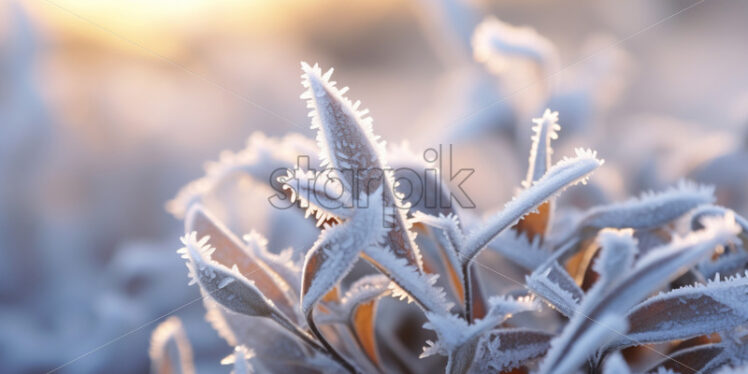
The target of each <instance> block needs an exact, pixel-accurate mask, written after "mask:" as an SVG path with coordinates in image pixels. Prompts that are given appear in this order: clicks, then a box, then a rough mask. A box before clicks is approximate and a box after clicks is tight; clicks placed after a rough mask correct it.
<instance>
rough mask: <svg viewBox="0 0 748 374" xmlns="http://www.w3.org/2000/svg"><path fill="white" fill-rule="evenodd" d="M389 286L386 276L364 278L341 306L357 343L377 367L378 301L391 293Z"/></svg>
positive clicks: (348, 292)
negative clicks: (376, 324) (376, 325)
mask: <svg viewBox="0 0 748 374" xmlns="http://www.w3.org/2000/svg"><path fill="white" fill-rule="evenodd" d="M389 284H390V280H389V279H388V278H387V277H386V276H384V275H369V276H366V277H363V278H361V279H359V280H357V281H356V282H354V283H353V285H351V287H350V288H349V289H348V291H347V292H346V294H345V296H344V297H343V300H342V303H341V306H340V309H341V310H342V313H343V315H344V316H345V319H346V321H347V323H348V325H349V326H350V329H351V331H352V332H353V335H354V337H355V339H356V342H357V343H358V344H359V346H361V348H362V350H363V351H364V353H365V354H366V356H367V357H368V358H369V360H370V361H371V362H372V363H374V364H375V365H377V366H378V365H379V362H380V359H379V352H378V349H377V338H376V332H375V331H376V330H375V323H376V320H377V319H376V312H377V300H378V299H379V298H380V297H382V296H383V295H385V294H387V293H388V292H389V288H388V286H389Z"/></svg>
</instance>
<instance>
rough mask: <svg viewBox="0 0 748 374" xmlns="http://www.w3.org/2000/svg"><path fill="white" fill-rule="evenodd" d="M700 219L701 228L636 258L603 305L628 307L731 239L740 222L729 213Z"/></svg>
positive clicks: (625, 308) (614, 307)
mask: <svg viewBox="0 0 748 374" xmlns="http://www.w3.org/2000/svg"><path fill="white" fill-rule="evenodd" d="M704 221H705V222H704V223H705V227H706V228H705V229H704V230H701V231H697V232H693V233H691V234H689V235H688V236H686V237H685V238H681V237H678V236H675V237H673V240H672V241H671V242H670V243H668V244H666V245H664V246H661V247H658V248H654V249H652V250H651V251H650V252H648V253H647V254H646V255H644V256H643V257H642V258H641V259H639V261H638V262H637V264H636V266H635V267H634V269H633V270H632V271H631V272H630V273H629V274H628V276H626V278H625V279H622V280H620V281H619V282H618V283H616V286H615V287H613V288H612V289H611V291H610V294H609V296H610V297H607V300H605V308H606V309H607V310H611V311H622V310H629V309H630V308H631V307H633V306H634V305H635V304H636V303H638V302H639V301H640V300H641V299H642V298H644V297H646V296H647V295H648V294H649V293H651V292H652V291H654V290H656V289H657V288H658V287H660V286H661V285H663V284H666V283H667V282H668V281H669V280H670V279H673V278H674V277H675V276H677V275H679V273H680V272H682V271H683V270H685V269H686V268H688V267H690V266H693V265H695V264H696V263H698V262H699V261H700V260H701V259H703V258H704V257H706V256H708V255H709V254H711V253H712V252H713V251H714V249H715V248H716V247H717V246H719V245H722V244H724V243H726V242H729V241H734V240H735V235H737V234H738V233H739V232H740V226H738V225H737V224H736V223H735V219H734V217H731V216H729V215H728V216H725V217H724V218H719V219H705V220H704Z"/></svg>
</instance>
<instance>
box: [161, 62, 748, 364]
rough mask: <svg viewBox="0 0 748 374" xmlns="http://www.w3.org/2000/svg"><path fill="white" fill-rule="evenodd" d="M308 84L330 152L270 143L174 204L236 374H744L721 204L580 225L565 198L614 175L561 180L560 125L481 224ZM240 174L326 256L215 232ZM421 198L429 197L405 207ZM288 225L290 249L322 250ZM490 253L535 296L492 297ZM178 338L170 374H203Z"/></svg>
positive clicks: (576, 161) (350, 110)
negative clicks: (189, 372) (740, 373)
mask: <svg viewBox="0 0 748 374" xmlns="http://www.w3.org/2000/svg"><path fill="white" fill-rule="evenodd" d="M302 69H303V75H302V84H303V86H304V87H305V91H304V93H303V94H302V96H301V97H302V98H303V99H305V100H306V102H307V106H308V108H309V109H310V110H311V111H310V117H312V129H314V130H316V132H317V139H316V140H317V143H316V145H315V144H314V143H312V142H311V141H310V140H308V139H305V138H303V137H300V136H296V135H294V136H289V137H286V138H284V139H281V140H274V139H269V138H266V137H262V136H254V137H253V138H252V140H251V141H250V143H249V145H248V148H247V149H246V150H244V151H242V152H240V153H239V154H236V155H231V154H226V155H224V156H222V158H221V161H219V162H218V163H215V164H211V165H210V166H209V169H208V175H207V176H206V177H204V178H201V179H200V180H198V181H196V182H193V183H191V184H190V185H188V186H187V187H186V188H185V189H184V190H183V191H181V192H180V193H179V195H178V196H177V198H176V199H175V200H173V201H172V202H171V203H170V204H169V209H170V210H171V211H172V212H174V213H175V214H177V215H180V216H183V217H184V220H185V235H184V237H183V238H182V244H183V248H181V249H180V250H179V253H180V254H181V255H182V257H183V258H184V259H185V261H186V263H187V267H188V269H189V276H190V278H191V284H197V285H198V287H199V288H200V291H201V293H202V295H203V297H204V303H205V307H206V308H207V310H208V312H207V319H208V321H210V323H211V324H212V325H213V326H214V327H215V328H216V329H217V330H218V332H219V333H220V335H221V336H222V337H223V338H225V339H226V341H227V342H228V343H229V344H230V345H232V346H234V347H235V352H234V353H233V354H232V355H231V356H229V357H228V358H227V359H226V360H224V363H228V364H233V365H234V372H235V373H240V372H246V373H248V372H253V370H254V371H257V372H291V371H293V372H355V373H358V372H362V373H363V372H367V373H368V372H433V371H434V370H438V368H440V367H442V368H444V367H446V369H445V370H446V372H449V373H468V372H472V373H479V372H481V373H482V372H503V371H508V370H511V369H516V368H522V369H523V370H529V371H534V372H539V373H573V372H579V371H587V372H610V373H627V372H632V371H634V370H641V369H647V368H649V369H647V370H651V371H654V372H668V370H671V371H674V372H681V373H689V372H709V371H713V370H716V369H717V368H719V367H721V366H723V365H725V364H730V365H734V366H737V365H740V364H741V363H742V362H743V360H744V359H746V357H747V355H746V353H748V352H746V349H745V344H744V343H745V341H746V340H747V339H748V334H747V333H746V331H745V330H744V327H745V324H746V322H748V308H747V307H746V305H748V280H747V278H746V277H748V275H747V274H744V273H743V269H744V268H745V265H744V264H745V262H746V260H745V258H746V256H745V248H744V246H745V242H744V240H745V238H746V237H745V234H744V230H745V229H746V221H745V220H744V219H743V218H742V217H739V216H737V215H736V214H735V213H734V212H733V211H731V210H729V209H726V208H722V207H718V206H714V205H710V204H712V203H713V202H714V197H713V191H712V189H710V188H708V187H702V186H698V185H696V184H694V183H690V182H681V183H679V184H678V185H677V186H675V187H673V188H671V189H668V190H665V191H663V192H660V193H646V194H644V195H643V196H641V197H640V198H638V199H632V200H630V201H626V202H623V203H615V204H609V205H603V206H597V207H594V208H591V209H589V210H587V211H585V212H582V213H580V214H570V213H568V212H564V211H562V210H559V209H556V206H555V197H556V196H557V195H559V194H560V193H562V192H563V191H564V190H565V189H567V188H569V187H571V186H573V185H575V184H579V183H586V182H587V179H588V178H589V176H590V174H591V173H593V172H594V171H595V170H596V169H597V168H599V167H600V166H601V165H602V164H603V161H602V160H600V159H598V158H597V154H596V152H594V151H590V150H584V149H577V150H576V153H575V155H574V156H572V157H566V158H563V159H562V160H561V161H558V162H556V163H555V164H554V163H553V150H552V147H551V142H552V140H553V139H556V138H557V137H558V134H559V132H560V130H561V127H560V125H559V123H558V121H559V119H558V113H556V112H552V111H550V110H546V111H545V113H544V114H543V116H542V117H541V118H538V119H535V120H534V121H533V122H534V126H533V127H532V130H533V134H534V135H533V136H532V145H531V148H530V157H529V167H528V172H527V177H526V179H525V180H524V181H522V183H521V186H522V188H521V189H520V190H519V191H518V193H517V194H516V196H515V197H514V198H513V199H512V200H511V201H510V202H508V203H507V204H506V205H505V206H504V207H503V208H502V209H501V210H499V211H498V212H497V213H494V214H493V215H491V216H490V217H488V218H486V219H485V220H482V222H478V221H480V220H478V219H476V218H475V217H471V216H470V215H469V214H468V213H469V212H463V211H461V210H460V209H457V208H456V207H453V206H450V205H449V204H446V205H444V204H439V205H436V206H434V205H431V204H426V203H425V202H426V201H439V199H438V198H437V197H439V198H441V197H447V198H448V197H449V196H450V192H449V190H448V187H447V186H446V184H445V183H443V182H441V179H440V178H439V175H438V174H436V175H434V174H429V175H428V176H427V175H426V174H424V175H423V176H414V175H413V174H408V173H401V174H398V171H399V170H401V168H400V166H402V165H414V164H417V163H418V161H417V160H416V159H415V158H414V157H412V156H409V155H408V152H407V151H403V150H402V149H395V148H393V147H389V148H388V147H387V146H386V145H385V144H384V142H382V141H381V140H380V139H379V138H378V137H377V136H376V135H374V132H373V127H372V120H371V118H370V117H368V116H367V113H368V112H367V111H366V110H360V109H359V103H358V102H356V103H352V102H351V101H350V100H348V99H347V98H346V97H345V96H344V95H345V93H346V92H347V88H342V89H339V88H337V87H336V84H335V82H332V81H331V80H330V77H331V74H332V70H330V71H328V72H326V73H322V70H321V69H320V68H319V67H318V66H317V65H315V66H309V65H307V64H302ZM313 149H318V151H319V157H318V158H317V157H315V156H313V155H309V154H308V153H305V152H307V151H309V150H313ZM298 156H307V160H310V159H312V158H313V159H314V164H311V163H310V166H306V167H305V166H304V165H301V163H300V162H297V161H298ZM431 166H433V165H431ZM317 167H319V168H317ZM307 168H309V169H307ZM312 168H314V170H313V169H312ZM277 170H282V171H283V172H281V173H277V172H276V171H277ZM236 175H245V176H249V177H250V178H251V179H253V180H254V181H255V182H258V181H259V182H268V183H269V185H270V186H271V187H272V188H274V189H275V190H276V191H280V192H282V193H283V194H284V195H283V196H285V197H287V198H288V199H289V201H290V202H292V203H293V204H291V205H289V207H290V209H291V211H292V212H291V214H298V215H299V216H304V217H308V216H310V215H311V216H312V218H313V219H314V221H315V222H316V227H317V228H316V229H314V230H312V232H313V233H314V234H313V235H316V238H313V237H309V238H308V239H309V242H308V245H307V247H305V248H295V249H289V250H284V251H281V252H277V251H274V250H271V249H269V246H270V248H272V247H273V245H272V244H271V243H268V241H267V240H266V239H265V238H264V237H263V236H262V235H261V234H259V233H257V232H255V231H252V232H250V233H249V234H247V235H245V236H244V237H243V240H241V239H240V238H239V237H238V236H237V235H236V234H235V233H234V232H233V231H232V230H231V229H230V228H229V226H228V224H232V223H230V222H225V221H226V220H225V219H221V218H219V216H220V215H223V216H225V217H226V216H227V217H230V216H231V213H230V211H229V212H215V213H214V212H211V209H210V208H209V206H210V205H211V204H213V203H212V202H211V200H212V199H215V198H216V196H215V195H220V192H221V186H222V185H224V184H226V183H227V182H228V181H231V180H232V176H236ZM268 176H270V178H268ZM405 181H407V182H408V183H407V184H408V185H409V186H411V188H412V186H413V185H414V184H419V183H420V185H422V186H427V187H428V188H424V189H423V190H424V191H425V193H426V195H425V196H423V198H422V199H415V198H413V194H409V195H408V196H405V195H404V192H403V189H404V187H405V183H402V182H405ZM294 212H295V213H294ZM268 217H271V216H268ZM269 219H270V218H269ZM275 222H276V223H275V224H273V225H271V230H274V228H273V227H275V226H279V227H280V229H282V230H283V233H284V234H283V235H290V236H296V235H298V236H301V237H305V236H307V235H309V230H307V229H306V228H303V227H302V226H301V224H298V229H297V226H294V224H289V222H292V221H287V220H276V221H275ZM302 222H303V221H302ZM232 225H234V226H236V223H233V224H232ZM484 252H489V253H490V254H493V256H496V255H499V256H501V257H502V258H504V259H506V260H508V261H509V262H511V263H514V264H515V265H516V267H517V268H518V269H522V270H523V271H525V272H526V274H527V275H526V277H525V280H524V281H521V280H517V279H511V280H512V281H513V282H514V283H516V284H517V285H519V286H521V288H516V287H515V288H516V289H515V290H514V291H511V292H509V293H507V292H503V291H501V290H499V289H496V287H493V283H491V282H489V279H488V277H489V276H500V277H506V276H505V275H503V274H501V273H500V272H499V271H497V270H495V269H493V268H492V267H491V266H488V265H486V264H484V263H483V262H484V261H483V260H482V258H483V257H486V256H482V255H481V254H482V253H484ZM489 253H486V254H487V255H488V254H489ZM735 261H742V262H741V264H742V265H741V266H735ZM366 264H368V265H370V266H367V265H366ZM485 270H488V271H485ZM658 292H659V293H658ZM393 298H394V299H399V300H405V301H407V304H405V303H399V302H396V301H394V300H393ZM408 304H411V305H410V306H408ZM412 305H415V306H416V307H417V308H414V307H413V306H412ZM178 326H179V325H178V323H176V322H174V321H169V322H167V325H165V326H162V327H159V329H157V331H156V333H155V334H154V339H153V347H152V349H151V353H152V356H153V360H154V368H163V367H166V366H170V367H176V366H181V367H190V366H189V365H188V364H186V363H184V362H185V360H188V358H189V355H190V354H189V345H188V344H187V343H186V342H185V341H184V339H183V333H181V332H180V331H181V330H180V329H179V328H178ZM418 326H422V327H423V329H419V328H418ZM170 347H176V349H171V348H170ZM184 347H187V348H184ZM623 349H626V350H627V352H629V353H630V354H627V355H625V356H624V355H622V354H621V350H623ZM418 350H421V352H420V353H419V352H418ZM168 352H172V353H168ZM632 353H639V354H632ZM624 357H625V358H624ZM419 359H420V360H421V361H419ZM445 360H446V362H445ZM159 370H161V369H159Z"/></svg>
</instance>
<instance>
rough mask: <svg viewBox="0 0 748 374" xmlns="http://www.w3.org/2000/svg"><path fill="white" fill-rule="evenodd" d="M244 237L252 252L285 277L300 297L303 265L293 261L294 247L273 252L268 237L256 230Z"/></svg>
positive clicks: (292, 289)
mask: <svg viewBox="0 0 748 374" xmlns="http://www.w3.org/2000/svg"><path fill="white" fill-rule="evenodd" d="M243 239H244V242H245V243H246V244H247V248H248V249H249V251H250V253H251V254H252V255H253V256H254V257H255V258H257V259H259V260H260V261H262V262H264V263H265V264H267V266H268V267H270V268H271V269H272V270H273V271H274V272H275V273H276V274H278V276H279V277H280V278H282V279H284V280H285V281H286V284H288V286H289V287H290V288H291V291H292V292H293V293H294V295H295V296H296V297H298V296H299V295H300V294H301V292H300V287H301V266H300V265H299V264H297V263H296V262H294V261H293V249H291V248H288V249H285V250H283V251H281V252H280V253H278V254H275V253H272V252H270V251H269V250H268V249H267V239H265V237H264V236H262V235H261V234H260V233H258V232H256V231H254V230H253V231H251V232H250V233H249V234H246V235H244V237H243Z"/></svg>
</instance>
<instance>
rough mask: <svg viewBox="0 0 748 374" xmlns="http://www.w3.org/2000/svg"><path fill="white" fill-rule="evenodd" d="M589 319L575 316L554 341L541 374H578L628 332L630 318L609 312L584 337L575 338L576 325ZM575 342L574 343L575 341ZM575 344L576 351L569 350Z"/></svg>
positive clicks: (591, 326)
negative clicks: (583, 367)
mask: <svg viewBox="0 0 748 374" xmlns="http://www.w3.org/2000/svg"><path fill="white" fill-rule="evenodd" d="M585 319H586V317H585V316H582V315H576V316H574V319H572V320H571V321H569V324H568V325H567V326H566V328H564V331H563V332H562V333H561V335H559V336H558V337H557V338H555V339H553V341H552V342H551V349H550V350H549V351H548V354H547V355H546V356H545V359H544V360H543V362H542V364H541V366H540V370H539V372H540V373H541V374H566V373H574V372H576V370H578V369H579V367H581V366H582V364H583V363H584V362H585V361H587V359H589V358H590V357H592V356H593V355H594V354H595V353H596V352H597V350H598V349H599V348H600V347H603V346H605V345H606V344H608V342H609V341H610V340H611V339H613V338H614V337H616V336H618V335H621V334H623V333H625V332H626V329H627V328H628V325H627V324H626V318H624V317H623V316H621V315H618V314H615V313H608V314H606V315H604V316H603V317H602V318H600V319H598V320H596V322H594V323H593V324H592V325H590V327H589V328H588V329H586V330H585V331H584V332H583V333H582V334H581V335H579V336H577V337H574V336H573V334H572V333H573V332H574V331H575V326H578V324H579V323H580V322H583V320H585ZM572 339H573V341H572ZM571 344H573V346H574V348H573V349H571V350H568V349H567V348H568V347H569V346H570V345H571Z"/></svg>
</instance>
